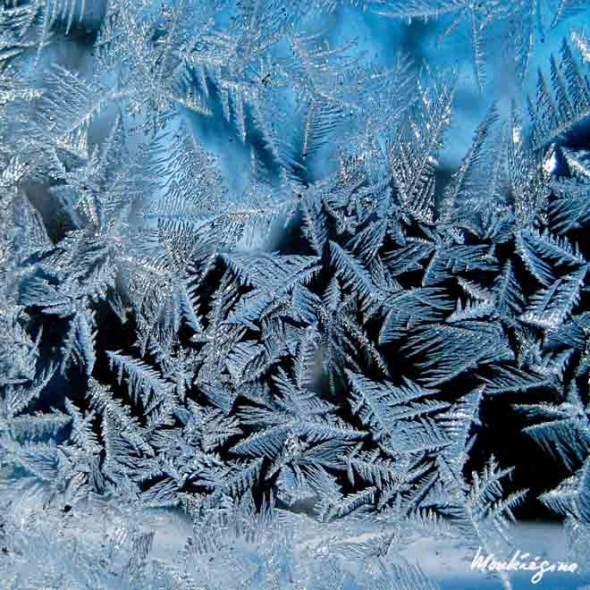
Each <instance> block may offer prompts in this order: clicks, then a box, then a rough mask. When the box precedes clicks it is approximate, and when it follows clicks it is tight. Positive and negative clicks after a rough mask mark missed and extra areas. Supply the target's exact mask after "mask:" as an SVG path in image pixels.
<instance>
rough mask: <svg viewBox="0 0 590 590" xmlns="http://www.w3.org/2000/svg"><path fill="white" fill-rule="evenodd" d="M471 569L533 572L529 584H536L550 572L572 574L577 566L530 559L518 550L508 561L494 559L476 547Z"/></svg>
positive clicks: (492, 555)
mask: <svg viewBox="0 0 590 590" xmlns="http://www.w3.org/2000/svg"><path fill="white" fill-rule="evenodd" d="M471 569H472V570H480V571H481V572H517V571H518V572H523V571H526V572H533V573H532V574H531V583H532V584H538V583H539V582H540V581H541V580H542V579H543V576H544V575H545V574H547V573H550V572H566V573H570V574H573V573H575V572H576V571H577V569H578V564H577V563H576V562H575V561H572V562H568V561H548V560H546V559H544V560H541V558H540V557H539V556H537V557H535V558H534V559H531V554H530V553H522V552H521V551H520V549H517V550H516V551H515V552H514V555H513V556H512V557H511V558H510V559H509V560H502V559H496V557H495V556H494V554H493V553H490V554H488V555H484V554H483V552H482V549H481V547H478V549H477V553H476V554H475V557H474V558H473V560H472V561H471Z"/></svg>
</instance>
